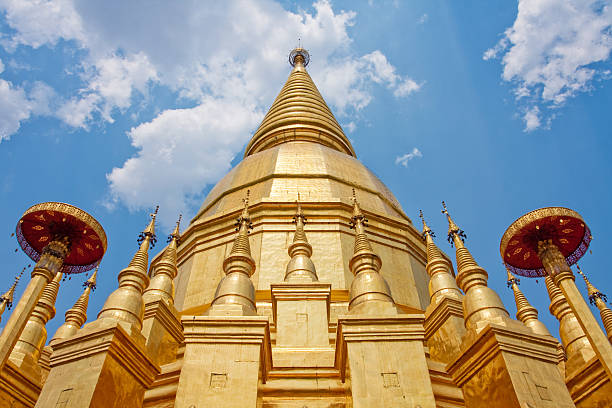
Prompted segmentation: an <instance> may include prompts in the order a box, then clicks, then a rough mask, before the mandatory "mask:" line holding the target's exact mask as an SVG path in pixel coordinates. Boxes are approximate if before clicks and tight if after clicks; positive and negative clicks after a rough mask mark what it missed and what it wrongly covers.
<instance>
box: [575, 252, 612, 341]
mask: <svg viewBox="0 0 612 408" xmlns="http://www.w3.org/2000/svg"><path fill="white" fill-rule="evenodd" d="M576 268H577V269H578V273H579V274H580V276H582V278H583V279H584V283H586V286H587V291H588V293H589V302H590V303H591V304H592V305H594V306H596V307H597V309H599V314H600V316H601V321H602V323H603V326H604V329H605V330H606V334H607V335H608V340H610V342H612V310H610V308H609V307H608V305H606V302H607V301H608V298H607V296H606V295H604V294H603V293H601V292H600V291H599V290H598V289H597V288H596V287H595V286H593V284H592V283H591V281H589V279H588V278H587V277H586V275H585V274H584V272H582V269H580V266H579V265H578V264H576Z"/></svg>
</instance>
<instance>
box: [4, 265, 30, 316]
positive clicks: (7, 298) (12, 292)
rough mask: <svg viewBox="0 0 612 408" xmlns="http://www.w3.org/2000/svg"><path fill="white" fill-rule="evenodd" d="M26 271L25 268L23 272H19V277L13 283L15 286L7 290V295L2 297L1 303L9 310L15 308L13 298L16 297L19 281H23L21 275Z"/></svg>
mask: <svg viewBox="0 0 612 408" xmlns="http://www.w3.org/2000/svg"><path fill="white" fill-rule="evenodd" d="M25 270H26V267H25V266H24V267H23V269H22V270H21V272H19V275H17V276H15V280H14V281H13V284H12V285H11V287H10V288H9V290H7V291H6V293H4V294H3V295H2V296H0V302H4V304H5V305H6V308H7V309H8V310H11V307H13V296H14V295H15V289H16V288H17V284H18V283H19V279H21V275H23V273H24V272H25Z"/></svg>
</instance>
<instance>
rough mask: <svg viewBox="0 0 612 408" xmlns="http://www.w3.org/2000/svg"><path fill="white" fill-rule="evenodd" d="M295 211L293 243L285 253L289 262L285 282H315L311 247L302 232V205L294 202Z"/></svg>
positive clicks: (303, 220) (304, 219)
mask: <svg viewBox="0 0 612 408" xmlns="http://www.w3.org/2000/svg"><path fill="white" fill-rule="evenodd" d="M296 206H297V210H296V213H295V215H294V216H293V222H294V223H295V233H294V234H293V242H292V243H291V245H289V248H288V250H287V252H288V253H289V256H290V257H291V260H290V261H289V263H288V264H287V270H286V272H285V282H296V281H302V282H316V281H318V280H319V278H318V277H317V271H316V269H315V266H314V264H313V263H312V260H311V259H310V257H311V256H312V245H310V244H309V243H308V239H307V238H306V233H305V232H304V224H305V223H306V217H305V216H304V212H303V211H302V205H301V204H300V201H299V195H298V201H296Z"/></svg>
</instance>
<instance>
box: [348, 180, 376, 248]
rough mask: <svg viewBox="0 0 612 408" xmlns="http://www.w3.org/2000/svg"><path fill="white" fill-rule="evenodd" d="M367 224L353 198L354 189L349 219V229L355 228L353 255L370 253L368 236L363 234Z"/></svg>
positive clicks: (357, 203)
mask: <svg viewBox="0 0 612 408" xmlns="http://www.w3.org/2000/svg"><path fill="white" fill-rule="evenodd" d="M367 224H368V219H367V218H366V217H365V215H363V212H361V207H360V206H359V202H358V201H357V197H356V196H355V189H353V216H352V217H351V227H352V228H355V248H354V253H355V254H356V253H358V252H361V251H367V252H372V253H374V252H373V251H372V245H371V244H370V241H369V240H368V236H367V235H366V233H365V228H364V227H365V226H366V225H367Z"/></svg>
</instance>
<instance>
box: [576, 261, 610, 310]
mask: <svg viewBox="0 0 612 408" xmlns="http://www.w3.org/2000/svg"><path fill="white" fill-rule="evenodd" d="M576 269H578V273H579V274H580V276H582V279H584V283H586V286H587V291H588V294H589V302H590V303H591V304H592V305H596V304H597V299H601V300H603V301H604V303H605V302H607V301H608V297H607V296H606V295H605V294H603V293H602V292H600V291H599V289H597V288H596V287H595V286H593V284H592V283H591V281H589V278H587V277H586V275H585V274H584V272H582V269H580V265H578V264H576Z"/></svg>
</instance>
